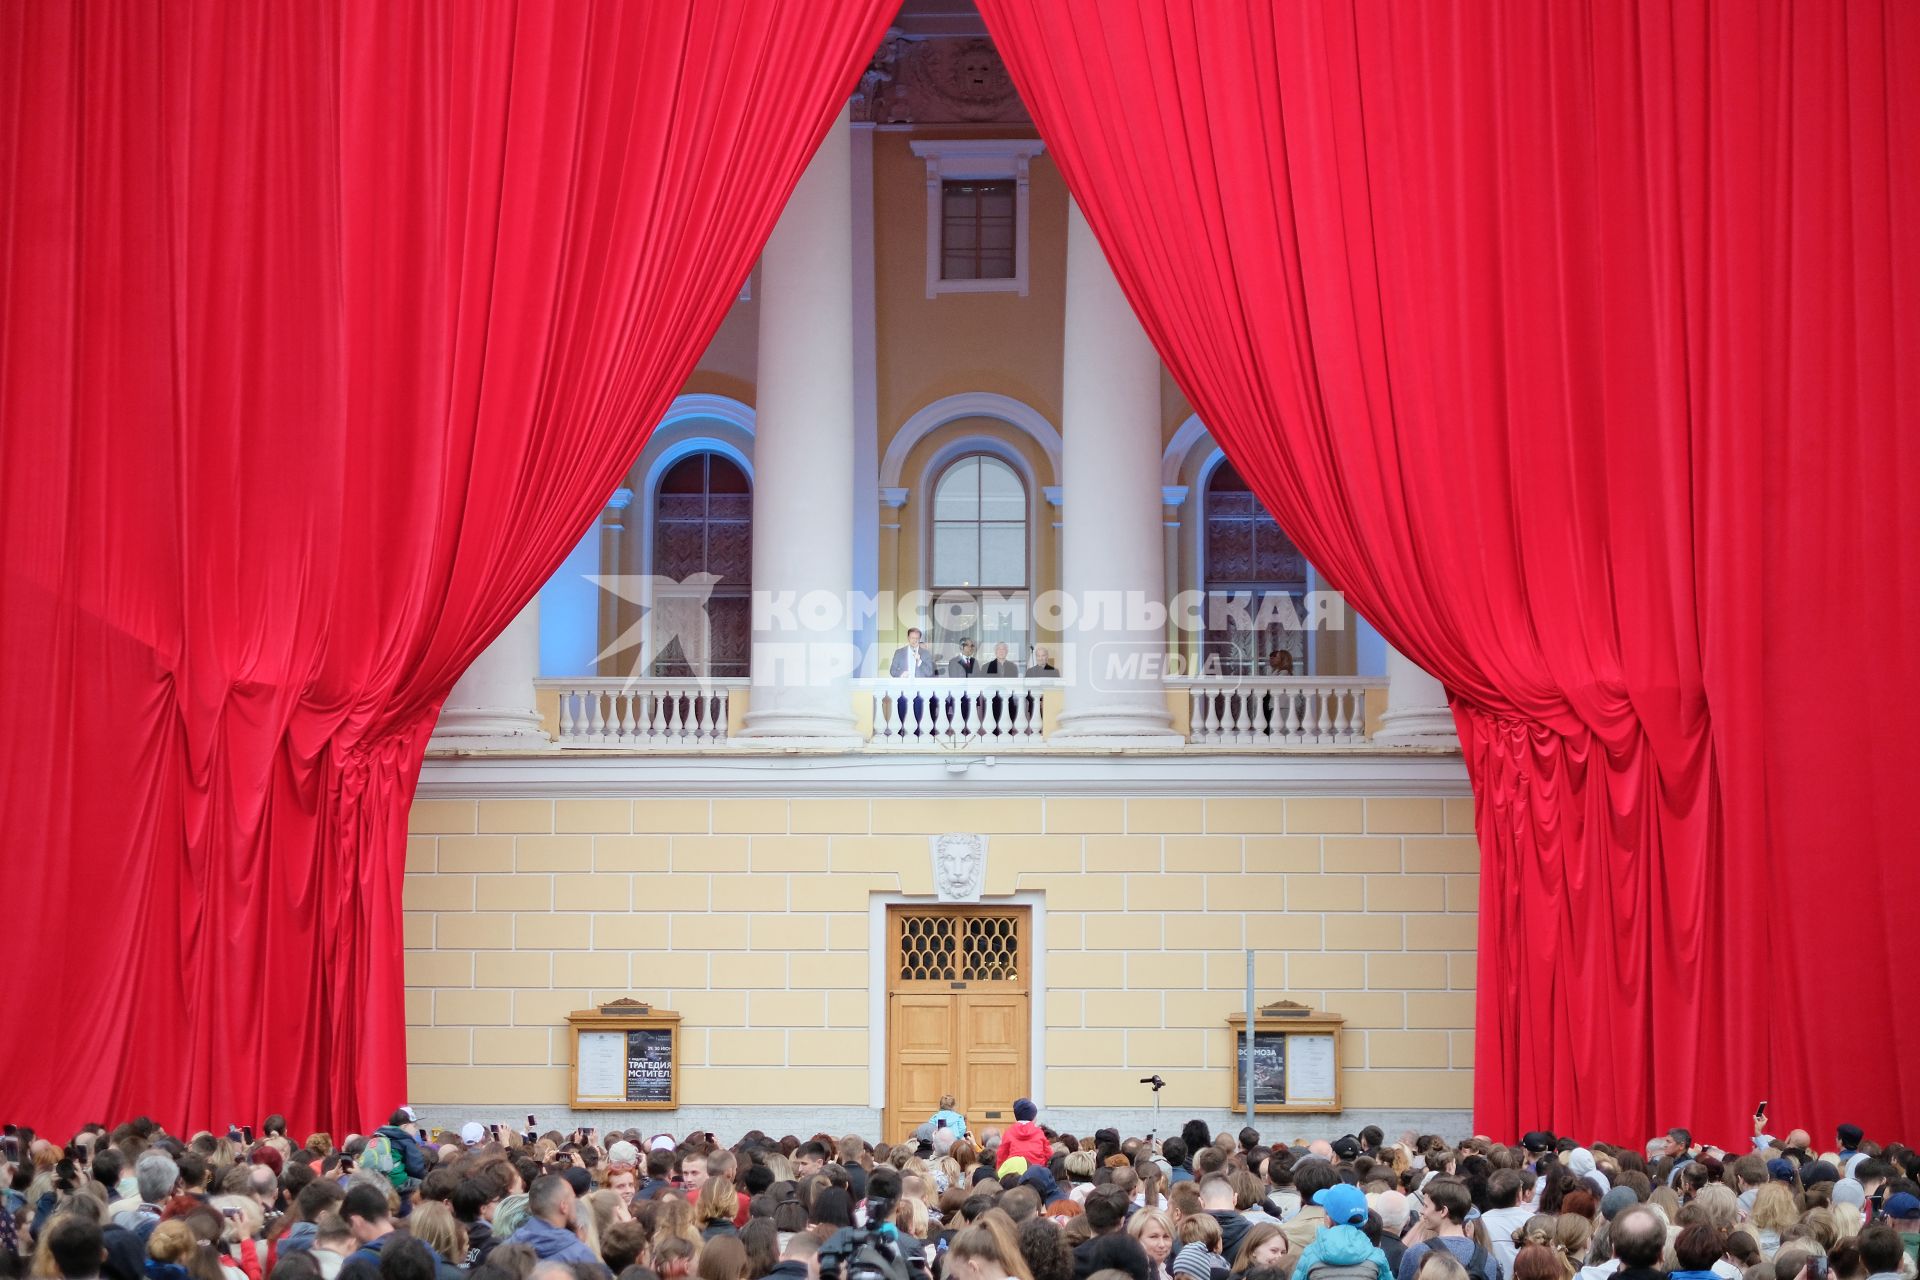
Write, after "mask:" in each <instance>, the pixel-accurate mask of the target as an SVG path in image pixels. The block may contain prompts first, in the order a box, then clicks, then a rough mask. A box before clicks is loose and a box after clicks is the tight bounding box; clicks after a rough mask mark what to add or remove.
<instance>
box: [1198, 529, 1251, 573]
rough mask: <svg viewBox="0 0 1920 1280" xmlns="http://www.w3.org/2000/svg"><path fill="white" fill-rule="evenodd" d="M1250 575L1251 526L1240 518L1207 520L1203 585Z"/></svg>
mask: <svg viewBox="0 0 1920 1280" xmlns="http://www.w3.org/2000/svg"><path fill="white" fill-rule="evenodd" d="M1252 577H1253V536H1252V526H1251V525H1249V524H1248V523H1247V522H1246V521H1244V520H1208V521H1207V585H1208V586H1209V587H1211V586H1213V585H1215V584H1216V583H1222V582H1246V581H1249V580H1250V579H1251V578H1252Z"/></svg>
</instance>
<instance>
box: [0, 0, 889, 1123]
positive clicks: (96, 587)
mask: <svg viewBox="0 0 1920 1280" xmlns="http://www.w3.org/2000/svg"><path fill="white" fill-rule="evenodd" d="M892 8H893V5H892V4H891V3H890V2H889V0H831V2H829V0H752V2H746V0H741V2H738V3H711V2H709V0H652V2H650V3H646V4H625V3H612V2H608V3H599V4H589V3H565V4H550V3H521V4H513V3H504V2H503V3H485V4H468V3H427V4H388V3H385V2H384V0H312V2H310V3H302V4H297V5H291V6H282V5H261V4H193V3H157V4H93V5H88V4H29V5H8V6H5V7H4V8H0V113H3V114H0V174H3V175H4V180H5V195H4V197H0V218H4V223H3V224H0V427H3V429H0V725H3V726H4V728H3V729H0V829H4V830H5V831H7V833H8V835H9V837H10V838H11V839H13V840H14V841H15V842H16V851H15V856H14V857H13V858H11V859H10V860H9V867H8V871H7V873H6V878H7V893H6V899H7V902H8V905H9V908H10V914H11V916H12V918H13V919H14V920H15V922H16V925H17V927H18V929H19V932H18V933H17V935H16V936H18V937H20V938H22V939H23V945H20V946H17V947H16V948H15V951H14V953H13V960H12V963H11V964H10V966H9V975H8V977H9V984H8V985H9V989H10V998H9V1001H8V1021H9V1025H10V1026H11V1027H12V1028H13V1033H12V1034H9V1035H8V1036H6V1037H5V1038H4V1039H3V1040H0V1080H4V1081H5V1086H4V1093H5V1102H6V1109H7V1111H8V1113H9V1115H8V1118H9V1119H14V1120H19V1121H23V1122H30V1123H33V1124H36V1125H38V1126H39V1127H41V1128H42V1129H43V1130H48V1131H52V1132H55V1133H61V1132H67V1131H69V1130H71V1129H72V1128H73V1127H74V1126H77V1125H78V1124H80V1123H81V1122H83V1121H88V1120H95V1119H106V1120H112V1119H117V1118H121V1117H124V1116H127V1115H130V1114H134V1113H138V1112H145V1113H150V1114H152V1115H153V1116H154V1117H155V1118H157V1119H160V1120H162V1121H164V1122H165V1123H167V1124H168V1125H170V1126H186V1127H195V1126H204V1125H217V1124H224V1123H228V1122H234V1121H239V1120H242V1119H257V1118H258V1117H259V1116H260V1115H261V1114H263V1113H265V1112H267V1111H276V1110H277V1111H283V1112H285V1113H286V1114H287V1115H288V1117H289V1119H290V1120H291V1121H292V1122H293V1123H294V1125H295V1126H296V1129H297V1130H298V1131H302V1132H304V1131H305V1130H306V1128H311V1127H319V1128H331V1129H333V1130H334V1131H335V1132H344V1131H347V1130H354V1129H359V1130H364V1129H365V1128H366V1127H367V1125H368V1124H369V1123H375V1122H378V1121H380V1120H383V1119H384V1112H386V1111H387V1110H389V1109H391V1108H392V1107H393V1106H394V1105H396V1104H397V1103H399V1102H400V1101H402V1100H403V1098H404V1096H405V1089H406V1048H405V1038H404V1016H403V1008H402V975H401V967H400V966H401V947H402V942H401V913H400V901H399V896H400V884H401V870H402V862H403V853H404V846H405V825H406V814H407V808H408V805H409V803H410V801H411V798H412V793H413V785H414V780H415V777H416V775H417V772H418V768H419V763H420V758H421V754H422V752H423V751H424V749H425V741H426V737H427V734H428V733H429V731H430V729H431V727H432V724H433V721H434V718H435V715H436V713H437V711H438V708H439V704H440V702H441V700H442V699H443V698H444V697H445V695H446V692H447V690H448V689H449V688H450V687H451V685H452V683H453V681H454V679H455V677H456V676H457V675H458V674H459V673H460V671H461V670H462V669H463V668H464V667H465V665H466V664H467V663H468V662H469V661H470V660H471V659H472V657H473V656H474V655H475V654H476V653H478V652H479V650H480V649H481V648H482V647H484V646H485V644H486V643H487V642H488V641H489V640H490V639H491V638H492V637H493V636H494V635H495V634H497V633H498V632H499V631H500V629H501V628H502V627H504V626H505V625H506V623H507V622H508V621H509V620H510V619H511V618H512V617H513V615H514V614H515V613H516V612H517V611H518V609H519V608H520V606H521V605H522V604H524V603H525V602H526V600H527V599H529V598H530V597H531V596H532V594H533V593H534V591H535V590H536V589H537V587H538V586H539V584H540V582H541V581H543V580H544V579H545V577H546V576H547V575H548V574H550V573H551V572H552V571H553V570H554V569H555V568H556V567H557V565H558V564H559V563H560V561H561V560H562V559H563V558H564V556H565V555H566V553H567V550H568V549H569V548H571V547H572V546H573V544H574V543H575V542H576V541H577V539H578V538H579V536H580V534H581V533H582V532H583V531H584V530H585V528H586V526H587V524H588V523H589V522H590V521H591V519H592V518H593V516H594V513H595V512H597V511H598V510H599V508H600V507H601V505H602V504H603V503H604V502H605V500H606V497H607V495H608V494H609V493H610V492H611V491H612V490H613V488H614V486H615V484H616V483H617V482H618V480H619V478H620V476H621V475H622V474H624V472H625V470H626V469H627V467H628V466H630V465H631V463H632V460H633V459H634V457H635V456H637V454H638V452H639V450H640V447H641V445H642V443H643V441H644V438H645V436H646V433H647V430H648V429H649V427H650V426H651V424H652V423H653V422H655V421H656V420H657V419H658V418H659V416H660V415H661V413H662V412H663V411H664V410H665V407H666V405H667V403H668V401H669V400H670V398H671V397H672V396H673V395H674V394H675V392H676V391H677V390H678V389H679V387H680V385H681V383H682V381H683V380H684V378H685V377H686V375H687V373H688V372H689V371H690V370H691V368H692V367H693V364H694V362H695V361H696V360H697V359H698V357H699V354H700V352H701V350H702V349H703V348H704V347H705V345H706V343H707V341H708V339H709V338H710V337H711V335H712V333H713V331H714V329H715V328H716V327H717V325H718V324H719V322H720V320H721V318H722V317H723V315H724V314H725V312H726V309H727V307H728V305H729V304H730V302H731V301H732V299H733V296H734V294H735V292H736V291H737V289H738V287H739V284H740V281H741V280H742V279H743V278H744V277H745V275H746V273H747V271H748V269H749V267H750V266H751V264H752V261H753V258H754V256H755V254H756V253H757V252H758V251H759V247H760V245H761V243H762V242H763V241H764V240H765V238H766V236H767V234H768V232H769V231H770V230H771V228H772V226H773V223H774V220H775V218H776V217H777V216H778V214H779V211H780V209H781V207H782V205H783V204H784V202H785V199H786V196H787V194H788V192H789V191H790V190H791V189H792V187H793V184H794V183H795V181H797V179H798V177H799V174H800V171H801V169H802V168H803V167H804V166H805V164H806V162H807V160H808V158H809V157H810V155H811V154H812V152H813V149H814V147H815V146H816V145H817V143H818V142H819V140H820V138H821V136H822V135H823V133H824V132H825V131H826V130H827V128H828V127H829V124H830V121H831V120H832V118H833V116H834V114H835V112H836V111H837V110H838V109H839V108H840V106H841V105H842V104H843V103H844V102H845V100H846V97H847V94H848V92H849V91H850V90H851V88H852V85H853V81H854V79H855V77H856V76H857V75H858V73H859V71H860V69H861V68H862V67H863V66H864V65H865V64H866V61H867V59H868V57H869V55H870V54H871V51H872V49H873V47H874V45H875V44H876V42H877V41H878V38H879V35H880V32H881V29H882V27H883V25H884V23H885V21H886V20H887V18H888V16H889V15H890V13H891V10H892Z"/></svg>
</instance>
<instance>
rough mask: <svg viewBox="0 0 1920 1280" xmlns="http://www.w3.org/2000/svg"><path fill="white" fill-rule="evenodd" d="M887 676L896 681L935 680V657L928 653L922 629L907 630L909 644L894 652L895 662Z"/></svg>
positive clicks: (909, 628)
mask: <svg viewBox="0 0 1920 1280" xmlns="http://www.w3.org/2000/svg"><path fill="white" fill-rule="evenodd" d="M887 674H888V675H890V676H892V677H894V678H895V679H899V678H900V677H901V676H905V677H907V678H908V679H910V680H931V679H933V675H934V671H933V655H932V654H930V653H928V652H927V642H926V639H925V637H924V636H923V635H922V634H921V631H920V628H918V627H908V628H907V642H906V643H905V644H903V645H901V646H900V647H899V648H898V649H895V650H894V651H893V662H892V664H891V665H890V666H888V668H887Z"/></svg>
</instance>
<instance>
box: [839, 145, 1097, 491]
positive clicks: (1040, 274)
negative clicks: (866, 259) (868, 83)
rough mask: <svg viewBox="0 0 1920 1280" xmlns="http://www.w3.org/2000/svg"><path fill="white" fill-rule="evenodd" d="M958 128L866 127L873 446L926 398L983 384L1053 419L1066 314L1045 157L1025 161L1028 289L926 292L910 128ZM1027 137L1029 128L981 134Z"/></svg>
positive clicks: (1056, 206) (1060, 218) (1063, 203)
mask: <svg viewBox="0 0 1920 1280" xmlns="http://www.w3.org/2000/svg"><path fill="white" fill-rule="evenodd" d="M952 136H955V131H953V130H947V131H944V132H943V131H940V130H925V131H915V132H898V133H895V132H881V131H876V132H875V133H874V136H873V204H874V313H875V319H876V322H877V330H878V333H879V341H878V352H877V355H878V379H877V386H878V392H879V395H878V401H877V403H878V413H879V423H880V452H881V453H882V454H885V453H886V450H887V443H888V441H890V440H892V439H893V436H894V433H895V432H896V431H898V430H899V429H900V425H901V424H902V423H903V422H905V421H906V420H907V419H908V418H910V417H912V416H913V414H914V413H915V412H916V411H918V410H920V409H922V408H924V407H926V406H927V405H929V404H931V403H932V402H933V401H935V400H939V399H942V398H943V397H946V396H950V395H958V394H960V393H961V392H965V391H992V392H996V393H998V394H1000V395H1004V396H1011V397H1012V398H1014V399H1016V400H1020V401H1024V402H1025V403H1026V404H1029V405H1031V406H1032V407H1033V408H1035V409H1037V410H1038V411H1039V412H1040V413H1041V415H1042V416H1044V417H1045V418H1046V419H1047V421H1049V422H1051V423H1053V424H1054V426H1055V427H1058V426H1059V425H1060V357H1061V349H1062V341H1063V333H1064V329H1063V326H1064V325H1065V323H1066V248H1067V188H1066V184H1065V183H1064V182H1062V181H1061V179H1060V172H1059V170H1058V169H1056V168H1054V166H1053V161H1052V160H1051V159H1049V158H1048V157H1047V156H1046V155H1044V154H1043V155H1040V156H1038V157H1036V158H1035V159H1034V160H1033V162H1032V163H1031V165H1030V166H1029V175H1030V186H1029V204H1028V208H1029V221H1028V234H1029V242H1028V243H1029V246H1030V248H1029V252H1028V272H1027V274H1028V285H1027V296H1026V297H1024V298H1023V297H1021V296H1020V295H1019V294H1017V293H1012V292H1008V293H943V294H941V295H940V296H938V297H935V298H929V297H927V164H926V161H924V160H922V159H920V158H919V157H918V156H916V155H914V154H913V151H912V147H911V143H912V141H913V140H914V139H915V138H937V137H952ZM960 136H967V137H981V136H991V137H997V138H1020V137H1027V138H1030V137H1032V136H1034V135H1033V132H1032V130H1024V131H1023V130H1019V129H1012V128H1009V129H1005V130H996V131H995V132H993V133H991V134H986V135H983V134H981V133H980V131H979V130H973V131H971V132H962V134H961V135H960Z"/></svg>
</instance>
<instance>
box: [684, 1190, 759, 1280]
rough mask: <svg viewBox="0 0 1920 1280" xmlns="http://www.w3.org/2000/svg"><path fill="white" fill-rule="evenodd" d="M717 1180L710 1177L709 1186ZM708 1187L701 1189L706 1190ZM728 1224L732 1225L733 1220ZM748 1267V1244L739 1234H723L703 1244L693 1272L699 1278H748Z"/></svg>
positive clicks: (701, 1279) (699, 1279) (733, 1279)
mask: <svg viewBox="0 0 1920 1280" xmlns="http://www.w3.org/2000/svg"><path fill="white" fill-rule="evenodd" d="M717 1181H719V1179H717V1178H710V1179H708V1181H707V1187H710V1186H712V1185H713V1184H714V1183H715V1182H717ZM707 1187H702V1188H700V1189H701V1190H702V1191H705V1190H706V1189H707ZM727 1225H728V1226H732V1225H733V1223H732V1221H731V1220H729V1221H728V1223H727ZM747 1268H748V1260H747V1246H745V1245H743V1244H741V1243H740V1239H739V1237H738V1236H737V1235H732V1236H721V1237H719V1238H717V1239H713V1240H709V1241H708V1242H707V1243H706V1244H705V1245H703V1246H701V1249H700V1256H699V1258H698V1259H696V1260H695V1262H694V1264H693V1274H694V1275H695V1276H696V1277H697V1280H747Z"/></svg>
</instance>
